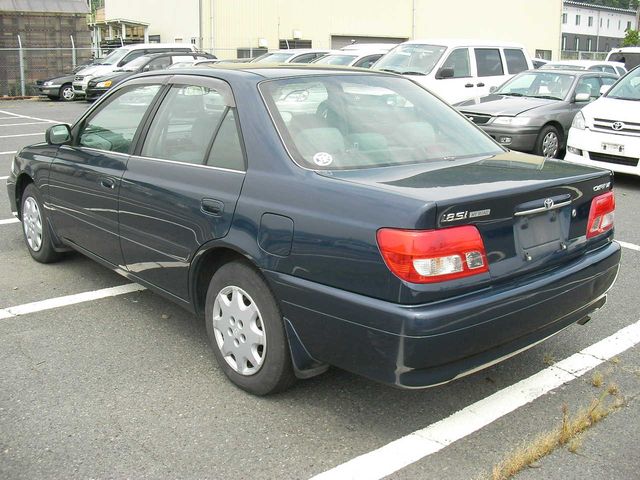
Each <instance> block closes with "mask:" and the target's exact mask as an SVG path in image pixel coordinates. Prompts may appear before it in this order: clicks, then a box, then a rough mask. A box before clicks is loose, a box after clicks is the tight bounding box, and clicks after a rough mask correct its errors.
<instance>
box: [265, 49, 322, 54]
mask: <svg viewBox="0 0 640 480" xmlns="http://www.w3.org/2000/svg"><path fill="white" fill-rule="evenodd" d="M330 51H331V49H329V48H281V49H279V50H269V51H268V52H267V53H292V54H294V55H298V54H300V53H316V52H330ZM265 55H266V54H265Z"/></svg>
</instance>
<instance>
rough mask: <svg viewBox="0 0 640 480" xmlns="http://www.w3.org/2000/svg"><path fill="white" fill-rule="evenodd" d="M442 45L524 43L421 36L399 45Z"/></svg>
mask: <svg viewBox="0 0 640 480" xmlns="http://www.w3.org/2000/svg"><path fill="white" fill-rule="evenodd" d="M407 44H409V45H415V44H422V45H425V44H427V45H442V46H447V47H509V48H522V49H524V45H522V44H521V43H515V42H504V41H502V40H478V39H468V38H422V39H416V40H409V41H407V42H404V43H401V44H400V45H407Z"/></svg>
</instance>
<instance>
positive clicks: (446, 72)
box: [436, 67, 455, 80]
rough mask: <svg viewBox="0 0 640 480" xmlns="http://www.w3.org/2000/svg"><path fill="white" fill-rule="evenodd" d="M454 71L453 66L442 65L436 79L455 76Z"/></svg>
mask: <svg viewBox="0 0 640 480" xmlns="http://www.w3.org/2000/svg"><path fill="white" fill-rule="evenodd" d="M454 74H455V73H454V71H453V68H451V67H442V68H440V70H438V73H436V79H437V80H442V79H444V78H453V76H454Z"/></svg>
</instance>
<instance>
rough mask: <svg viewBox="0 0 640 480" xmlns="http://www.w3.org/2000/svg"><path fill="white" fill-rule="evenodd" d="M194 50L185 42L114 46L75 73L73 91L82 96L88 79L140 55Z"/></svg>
mask: <svg viewBox="0 0 640 480" xmlns="http://www.w3.org/2000/svg"><path fill="white" fill-rule="evenodd" d="M195 51H196V46H195V45H191V44H186V43H135V44H132V45H125V46H123V47H120V48H116V49H115V50H114V51H113V52H111V53H110V54H109V55H107V56H106V57H105V58H103V59H102V60H100V63H96V64H93V65H90V66H88V67H87V68H85V69H83V70H80V71H79V72H78V73H76V76H75V77H74V78H73V92H74V94H75V95H76V96H78V97H84V96H85V94H86V90H87V86H88V85H89V80H91V79H92V78H95V77H102V76H104V75H107V74H109V73H111V72H113V71H114V70H115V69H116V68H120V67H123V66H124V65H126V64H127V63H129V62H130V61H132V60H135V59H136V58H138V57H141V56H142V55H148V54H151V53H167V52H177V53H188V52H195Z"/></svg>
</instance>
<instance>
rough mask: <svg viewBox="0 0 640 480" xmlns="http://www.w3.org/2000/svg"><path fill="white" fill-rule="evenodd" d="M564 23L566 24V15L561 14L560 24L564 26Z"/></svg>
mask: <svg viewBox="0 0 640 480" xmlns="http://www.w3.org/2000/svg"><path fill="white" fill-rule="evenodd" d="M566 23H567V14H566V13H563V14H562V24H563V25H566Z"/></svg>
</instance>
